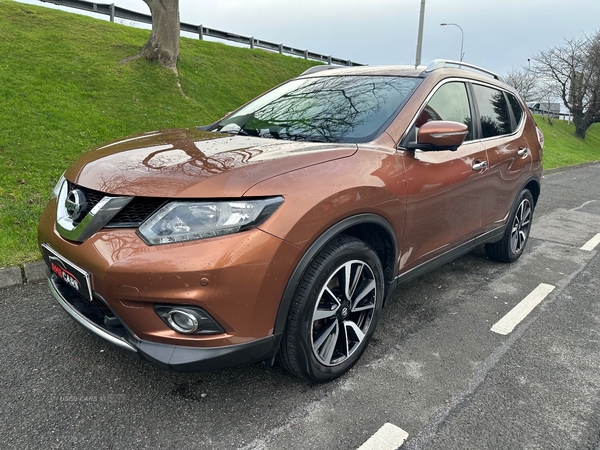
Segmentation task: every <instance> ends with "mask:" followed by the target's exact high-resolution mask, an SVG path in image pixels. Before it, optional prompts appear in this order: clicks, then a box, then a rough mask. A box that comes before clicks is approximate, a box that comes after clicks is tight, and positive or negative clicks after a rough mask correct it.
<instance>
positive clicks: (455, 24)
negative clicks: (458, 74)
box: [440, 23, 465, 62]
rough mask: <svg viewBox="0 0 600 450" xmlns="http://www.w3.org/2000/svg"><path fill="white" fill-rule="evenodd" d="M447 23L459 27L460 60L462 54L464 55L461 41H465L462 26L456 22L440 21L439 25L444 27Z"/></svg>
mask: <svg viewBox="0 0 600 450" xmlns="http://www.w3.org/2000/svg"><path fill="white" fill-rule="evenodd" d="M447 25H453V26H455V27H458V28H459V29H460V60H459V61H461V62H462V60H463V56H465V54H464V52H463V43H464V41H465V33H464V31H463V29H462V27H461V26H460V25H459V24H457V23H440V26H442V27H445V26H447Z"/></svg>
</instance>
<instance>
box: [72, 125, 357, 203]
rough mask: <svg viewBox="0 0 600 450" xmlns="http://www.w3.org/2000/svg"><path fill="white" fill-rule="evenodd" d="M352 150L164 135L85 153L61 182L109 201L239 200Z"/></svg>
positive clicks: (190, 133) (191, 132)
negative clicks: (258, 187) (287, 175)
mask: <svg viewBox="0 0 600 450" xmlns="http://www.w3.org/2000/svg"><path fill="white" fill-rule="evenodd" d="M356 150H357V146H356V144H329V143H314V142H297V141H284V140H276V139H264V138H259V137H250V136H229V135H224V134H220V133H211V132H205V131H200V130H197V129H185V130H166V131H157V132H149V133H144V134H141V135H137V136H133V137H130V138H126V139H123V140H119V141H116V142H113V143H111V144H108V145H105V146H102V147H99V148H97V149H95V150H92V151H90V152H87V153H85V154H83V155H82V156H81V157H80V158H79V159H78V160H77V161H76V162H75V164H73V166H71V168H70V169H69V170H68V171H67V172H66V174H65V176H66V178H67V179H68V180H70V181H72V182H74V183H76V184H78V185H80V186H84V187H86V188H88V189H94V190H97V191H101V192H104V193H110V194H114V195H134V196H146V197H175V198H176V197H179V198H191V197H196V198H208V197H213V198H214V197H239V196H242V195H243V194H244V192H246V191H247V190H248V189H250V188H251V187H252V186H253V185H255V184H256V183H259V182H261V181H263V180H266V179H268V178H271V177H274V176H277V175H280V174H282V173H286V172H291V171H294V170H297V169H300V168H303V167H307V166H310V165H315V164H320V163H323V162H326V161H331V160H334V159H338V158H344V157H348V156H351V155H352V154H354V153H355V152H356Z"/></svg>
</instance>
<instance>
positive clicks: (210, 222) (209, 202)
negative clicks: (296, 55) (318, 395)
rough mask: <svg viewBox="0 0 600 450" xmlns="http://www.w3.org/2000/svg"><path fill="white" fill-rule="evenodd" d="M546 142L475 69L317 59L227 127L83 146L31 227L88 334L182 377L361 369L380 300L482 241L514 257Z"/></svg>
mask: <svg viewBox="0 0 600 450" xmlns="http://www.w3.org/2000/svg"><path fill="white" fill-rule="evenodd" d="M542 142H543V136H542V134H541V132H540V131H539V130H538V129H537V127H536V125H535V123H534V121H533V119H532V116H531V114H530V113H529V111H528V109H527V107H526V106H525V105H524V103H523V101H522V100H521V99H520V98H519V96H518V94H517V93H516V92H515V90H514V89H512V88H511V87H509V86H507V85H506V84H504V83H503V82H502V81H501V80H500V78H499V77H498V76H496V75H494V74H492V73H490V72H487V71H485V70H483V69H480V68H477V67H475V66H471V65H468V64H466V63H462V62H461V63H457V62H452V61H441V60H436V61H433V62H432V63H431V64H430V65H429V66H428V67H416V68H415V67H414V66H406V67H405V66H399V67H353V68H332V67H328V66H320V67H316V68H312V69H310V70H308V71H307V72H305V73H304V74H302V75H301V76H299V77H298V78H294V79H292V80H290V81H288V82H286V83H284V84H282V85H280V86H278V87H276V88H274V89H272V90H271V91H269V92H267V93H265V94H264V95H262V96H260V97H258V98H257V99H255V100H253V101H251V102H249V103H247V104H246V105H244V106H243V107H241V108H240V109H238V110H237V111H235V112H233V113H231V114H229V115H228V116H226V117H225V118H223V119H222V120H220V121H219V122H216V123H214V124H212V125H209V126H206V127H198V128H194V129H184V130H166V131H153V132H148V133H144V134H140V135H137V136H133V137H128V138H125V139H121V140H118V141H116V142H113V143H110V144H108V145H104V146H102V147H100V148H97V149H95V150H93V151H90V152H88V153H85V154H84V155H83V156H81V157H80V158H79V160H78V161H77V162H76V163H75V164H73V166H71V167H70V168H69V169H68V170H67V171H66V172H65V173H64V175H63V176H62V177H61V178H60V180H59V181H58V184H57V185H56V188H55V190H54V193H53V196H52V199H51V201H50V202H49V204H48V206H47V208H46V210H45V212H44V214H43V216H42V218H41V221H40V226H39V245H40V250H41V252H42V255H43V257H44V260H45V261H46V263H47V265H48V282H49V286H50V290H51V292H52V293H53V294H54V296H55V297H56V300H57V301H58V302H59V303H60V304H61V306H62V307H63V308H64V309H65V310H66V311H67V312H68V313H69V314H70V315H71V317H72V318H73V319H75V320H76V321H77V322H79V323H80V324H81V325H82V326H83V327H85V328H86V329H87V330H89V331H90V332H92V333H94V334H96V335H98V336H100V337H101V338H103V339H105V340H106V341H107V342H109V343H110V344H112V345H113V346H115V347H117V348H119V349H121V350H123V351H125V352H127V353H129V354H131V355H136V356H137V357H140V358H142V359H145V360H148V361H151V362H153V363H156V364H159V365H161V366H164V367H167V368H170V369H173V370H178V371H196V370H212V369H219V368H224V367H230V366H234V365H239V364H244V363H251V362H258V361H263V362H266V363H267V364H272V363H273V362H274V361H275V360H278V361H279V362H280V363H281V364H282V365H283V366H284V367H285V368H286V369H287V370H289V371H290V372H291V373H293V374H295V375H297V376H299V377H303V378H305V379H307V380H311V381H316V382H323V381H327V380H331V379H334V378H336V377H338V376H340V375H342V374H343V373H345V372H346V371H348V370H349V369H350V367H352V366H353V365H354V364H355V363H356V362H357V360H358V359H359V358H360V356H361V354H362V353H363V352H364V351H365V348H366V347H367V344H368V342H369V340H370V338H371V336H372V335H373V332H374V331H375V327H376V325H377V321H378V319H379V316H380V314H381V312H382V306H383V305H384V302H385V299H386V298H390V297H391V296H392V293H393V292H394V290H395V288H397V287H398V286H400V285H402V284H403V283H406V282H407V281H409V280H411V279H413V278H415V277H417V276H419V275H421V274H423V273H425V272H426V271H429V270H432V269H434V268H436V267H439V266H440V265H442V264H444V263H446V262H448V261H450V260H451V259H453V258H456V257H458V256H460V255H462V254H464V253H466V252H468V251H470V250H471V249H473V248H474V247H476V246H479V245H485V248H486V251H487V254H488V256H489V257H490V258H491V259H494V260H498V261H503V262H512V261H515V260H516V259H517V258H519V256H520V255H521V254H522V252H523V250H524V248H525V245H526V243H527V239H528V236H529V231H530V228H531V220H532V215H533V210H534V207H535V204H536V202H537V199H538V196H539V195H540V183H541V174H542V165H541V158H542Z"/></svg>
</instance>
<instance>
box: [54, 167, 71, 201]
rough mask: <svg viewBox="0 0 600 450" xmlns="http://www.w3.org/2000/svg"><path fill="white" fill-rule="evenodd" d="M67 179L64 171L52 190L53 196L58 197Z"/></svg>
mask: <svg viewBox="0 0 600 450" xmlns="http://www.w3.org/2000/svg"><path fill="white" fill-rule="evenodd" d="M65 181H67V180H66V179H65V172H63V174H62V175H61V176H60V178H59V179H58V182H57V183H56V186H54V189H53V190H52V198H56V197H58V194H60V188H62V185H63V183H64V182H65Z"/></svg>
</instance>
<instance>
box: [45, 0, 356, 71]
mask: <svg viewBox="0 0 600 450" xmlns="http://www.w3.org/2000/svg"><path fill="white" fill-rule="evenodd" d="M40 1H41V2H45V3H53V4H55V5H59V6H65V7H67V8H75V9H81V10H83V11H88V12H92V13H98V14H104V15H106V16H109V17H110V21H111V22H114V21H115V17H118V18H119V19H125V20H131V21H133V22H140V23H149V24H151V23H152V16H150V15H148V14H142V13H139V12H136V11H131V10H129V9H125V8H121V7H120V6H115V4H114V3H93V2H87V1H85V0H40ZM180 25H181V31H187V32H188V33H195V34H197V35H198V37H199V38H200V39H204V37H205V36H206V37H211V38H215V39H224V40H227V41H233V42H237V43H239V44H243V45H248V46H249V47H250V48H262V49H265V50H270V51H273V52H278V53H280V54H287V55H293V56H299V57H301V58H304V59H312V60H316V61H321V62H323V63H326V64H337V65H340V66H363V65H364V64H360V63H357V62H353V61H350V60H349V59H341V58H336V57H333V56H331V55H321V54H319V53H315V52H311V51H308V50H302V49H299V48H294V47H289V46H287V45H283V44H276V43H274V42H269V41H263V40H261V39H256V38H255V37H253V36H251V37H248V36H241V35H239V34H234V33H230V32H228V31H221V30H215V29H213V28H207V27H205V26H203V25H192V24H189V23H184V22H181V24H180Z"/></svg>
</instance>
